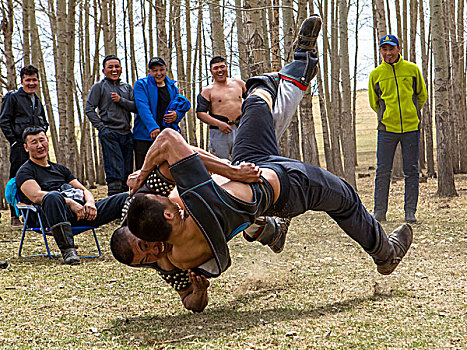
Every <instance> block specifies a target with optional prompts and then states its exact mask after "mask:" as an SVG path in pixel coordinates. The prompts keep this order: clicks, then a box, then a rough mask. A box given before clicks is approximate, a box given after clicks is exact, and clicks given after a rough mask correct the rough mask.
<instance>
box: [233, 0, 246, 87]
mask: <svg viewBox="0 0 467 350" xmlns="http://www.w3.org/2000/svg"><path fill="white" fill-rule="evenodd" d="M242 8H243V4H242V1H241V0H235V16H236V18H235V23H236V24H237V42H238V64H239V66H240V67H247V64H248V57H247V48H246V40H245V28H244V21H243V17H244V15H243V12H242ZM240 76H241V78H242V80H244V81H246V80H247V79H248V77H249V71H248V69H240Z"/></svg>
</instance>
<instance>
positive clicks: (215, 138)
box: [196, 56, 246, 159]
mask: <svg viewBox="0 0 467 350" xmlns="http://www.w3.org/2000/svg"><path fill="white" fill-rule="evenodd" d="M209 66H210V70H211V74H212V77H213V78H214V82H213V83H212V84H210V85H209V86H207V87H205V88H204V89H203V91H201V93H200V94H199V95H198V100H197V102H198V103H197V107H196V115H197V117H198V119H200V120H201V121H203V122H204V123H206V124H208V125H209V150H210V151H211V153H212V154H215V155H216V156H218V157H219V158H225V159H228V158H229V157H230V156H231V154H232V147H233V144H234V141H235V135H236V133H237V127H238V125H239V123H240V115H241V114H242V96H243V94H244V93H245V92H246V87H245V83H244V82H243V81H242V80H239V79H233V78H228V77H227V64H226V62H225V58H222V57H220V56H216V57H214V58H213V59H212V60H211V62H209ZM208 112H209V113H208Z"/></svg>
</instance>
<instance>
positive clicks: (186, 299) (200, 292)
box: [178, 270, 210, 312]
mask: <svg viewBox="0 0 467 350" xmlns="http://www.w3.org/2000/svg"><path fill="white" fill-rule="evenodd" d="M188 272H189V274H190V277H189V278H190V282H191V286H190V288H188V289H186V290H184V291H179V292H178V294H179V295H180V298H181V299H182V303H183V306H185V308H186V309H187V310H191V311H193V312H203V310H204V309H205V308H206V306H208V303H209V298H208V288H209V285H210V283H209V281H208V280H207V279H206V277H204V276H197V275H196V274H195V273H194V272H193V271H190V270H188Z"/></svg>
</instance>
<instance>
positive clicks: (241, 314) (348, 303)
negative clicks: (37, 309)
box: [103, 292, 392, 345]
mask: <svg viewBox="0 0 467 350" xmlns="http://www.w3.org/2000/svg"><path fill="white" fill-rule="evenodd" d="M263 294H264V293H263V292H258V293H248V295H241V296H239V297H238V298H237V299H235V300H234V301H232V302H229V304H228V305H226V306H225V307H216V308H211V309H210V308H209V307H208V309H206V311H205V312H203V313H201V314H191V313H180V314H176V315H163V316H159V315H155V316H149V317H136V318H127V319H114V320H112V326H111V328H108V329H106V330H104V331H103V333H105V334H107V335H108V336H109V337H111V338H113V337H115V339H118V341H119V342H120V343H121V344H122V345H128V344H131V343H133V342H135V339H138V340H137V341H138V342H140V343H142V344H148V345H153V344H177V343H183V342H184V341H188V340H189V341H199V342H203V341H211V342H212V341H213V340H214V339H217V338H223V337H225V336H230V335H232V334H234V333H236V332H240V331H247V330H249V329H254V328H255V327H257V326H262V325H264V324H268V323H269V324H270V323H273V322H278V323H280V322H283V321H290V320H304V319H318V318H320V317H322V316H325V315H329V314H336V313H340V312H343V311H346V310H350V309H353V308H355V307H358V306H359V305H360V304H363V303H367V302H372V301H380V300H384V299H388V298H391V297H392V295H390V294H378V295H373V296H367V297H356V298H351V299H347V300H342V301H338V302H333V303H329V304H325V305H315V304H311V303H310V304H308V303H307V304H302V308H300V309H297V308H295V307H280V308H278V307H277V308H276V307H271V308H269V309H264V308H263V309H260V310H247V311H244V310H243V311H242V310H239V309H240V308H242V307H243V306H244V305H245V304H247V303H248V301H251V300H253V299H257V298H261V297H264V295H263Z"/></svg>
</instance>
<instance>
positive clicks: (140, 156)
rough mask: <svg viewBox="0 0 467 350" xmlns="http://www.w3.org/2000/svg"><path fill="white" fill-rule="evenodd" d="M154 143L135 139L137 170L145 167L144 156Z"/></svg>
mask: <svg viewBox="0 0 467 350" xmlns="http://www.w3.org/2000/svg"><path fill="white" fill-rule="evenodd" d="M152 143H153V141H145V140H135V147H134V148H135V168H136V169H137V170H138V169H141V168H142V167H143V163H144V158H146V153H148V150H149V148H150V147H151V145H152Z"/></svg>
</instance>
